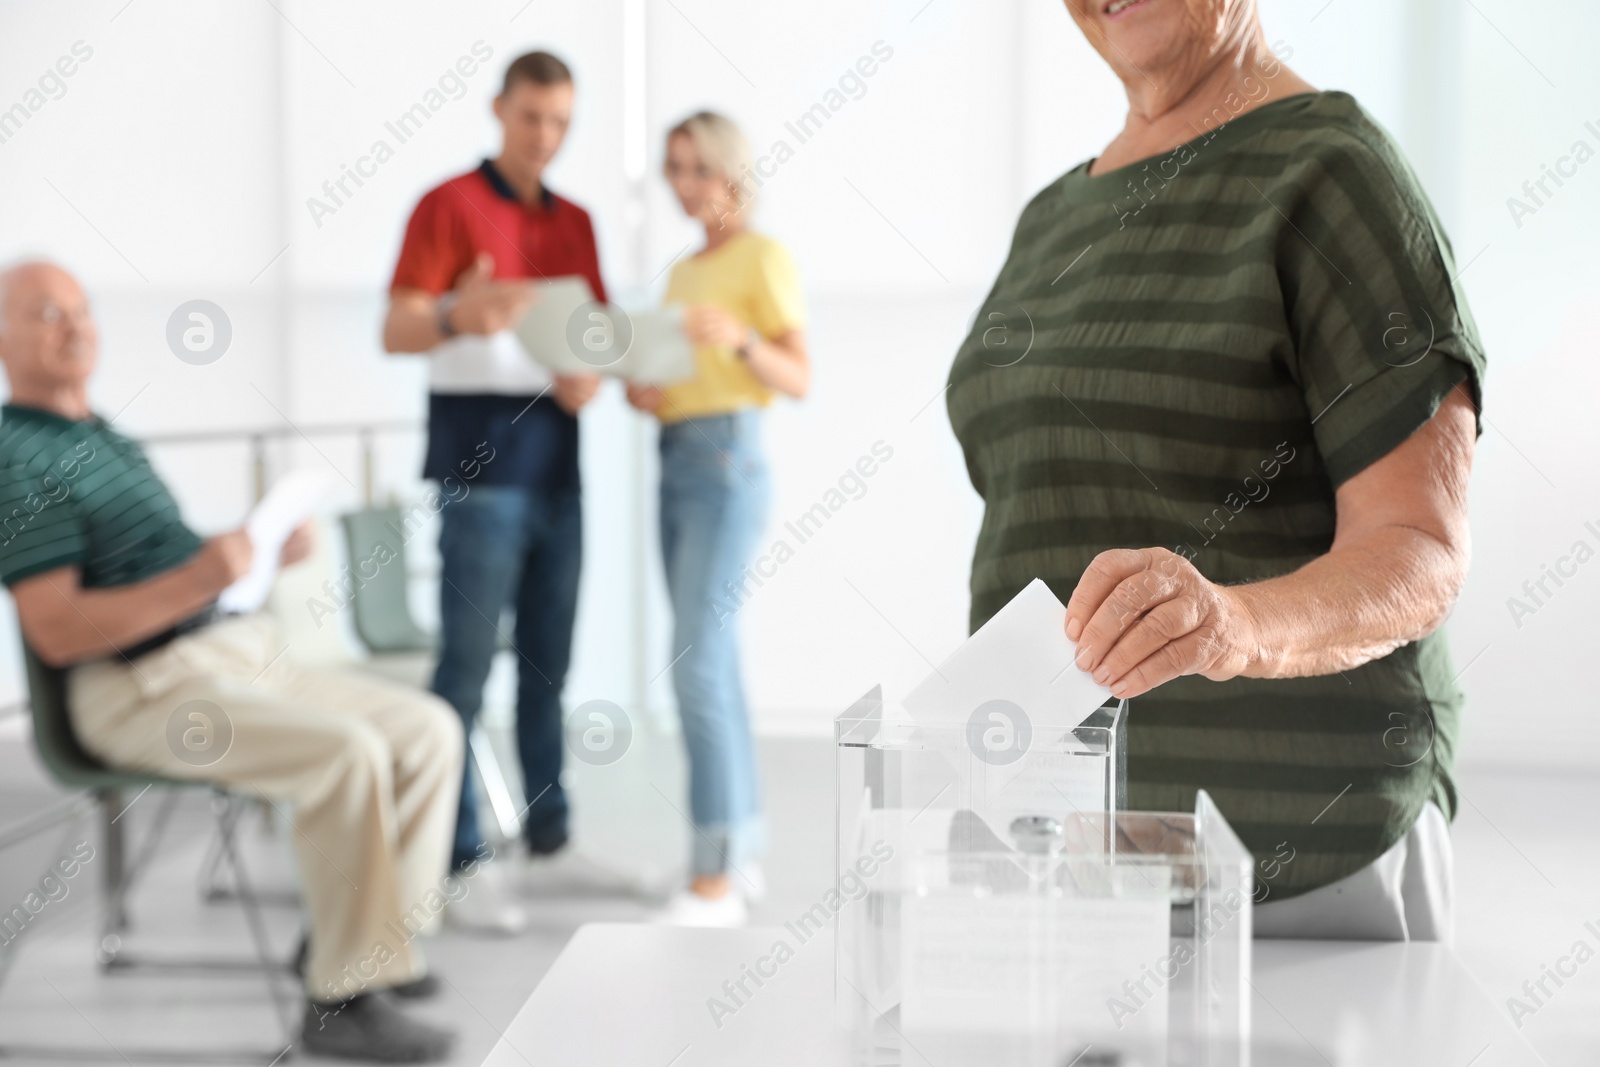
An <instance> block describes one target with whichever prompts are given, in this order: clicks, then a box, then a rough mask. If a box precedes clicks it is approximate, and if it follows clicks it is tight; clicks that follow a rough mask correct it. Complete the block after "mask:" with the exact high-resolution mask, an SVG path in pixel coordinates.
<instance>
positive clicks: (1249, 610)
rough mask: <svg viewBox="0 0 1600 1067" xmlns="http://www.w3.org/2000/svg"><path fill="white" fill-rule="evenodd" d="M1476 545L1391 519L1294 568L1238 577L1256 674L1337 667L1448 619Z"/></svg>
mask: <svg viewBox="0 0 1600 1067" xmlns="http://www.w3.org/2000/svg"><path fill="white" fill-rule="evenodd" d="M1467 559H1468V552H1467V549H1466V546H1465V545H1464V544H1463V545H1459V546H1452V545H1449V544H1446V543H1445V542H1443V541H1441V540H1440V539H1439V538H1437V537H1435V536H1433V535H1432V534H1429V533H1426V532H1424V531H1422V530H1418V529H1415V528H1412V527H1407V526H1384V527H1379V528H1377V529H1374V530H1372V531H1371V532H1369V533H1367V534H1365V535H1363V536H1362V537H1360V538H1358V539H1355V540H1352V541H1351V542H1350V543H1348V544H1345V545H1341V546H1337V547H1335V548H1334V549H1332V550H1331V551H1329V552H1328V553H1327V554H1326V555H1322V556H1319V557H1317V558H1316V559H1314V560H1312V561H1311V562H1310V563H1307V564H1306V565H1305V566H1303V567H1301V568H1300V569H1299V570H1296V571H1294V572H1292V573H1290V574H1286V575H1283V576H1282V577H1280V578H1270V579H1268V580H1266V581H1262V582H1254V583H1250V584H1246V585H1237V586H1228V587H1226V588H1227V591H1228V592H1229V593H1230V594H1231V595H1232V596H1233V597H1234V598H1235V599H1236V601H1237V603H1238V604H1239V606H1240V607H1241V609H1242V610H1243V613H1244V615H1245V617H1246V618H1247V619H1248V620H1249V625H1250V627H1251V630H1252V631H1253V634H1252V637H1251V638H1250V644H1251V648H1252V654H1251V655H1250V658H1249V661H1248V665H1247V666H1246V667H1245V668H1244V670H1242V671H1241V672H1240V674H1241V675H1243V676H1244V677H1247V678H1302V677H1307V676H1310V675H1318V674H1334V673H1336V672H1338V671H1343V670H1349V669H1350V668H1352V667H1359V666H1361V665H1362V664H1363V663H1368V662H1370V661H1372V660H1375V659H1379V658H1381V657H1383V656H1386V655H1388V654H1389V653H1390V652H1393V651H1394V650H1395V649H1397V648H1399V647H1400V646H1402V645H1405V644H1408V643H1410V642H1412V641H1416V640H1418V639H1420V638H1423V637H1426V636H1427V635H1428V634H1430V633H1432V632H1433V631H1434V630H1436V629H1438V628H1439V626H1440V624H1441V623H1443V622H1444V619H1445V617H1446V616H1447V615H1448V614H1449V613H1450V608H1451V606H1452V605H1453V604H1454V603H1455V599H1456V595H1457V594H1458V593H1459V592H1460V591H1461V586H1462V583H1463V582H1464V581H1465V580H1466V574H1467Z"/></svg>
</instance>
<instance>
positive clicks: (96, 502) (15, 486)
mask: <svg viewBox="0 0 1600 1067" xmlns="http://www.w3.org/2000/svg"><path fill="white" fill-rule="evenodd" d="M199 548H200V538H199V536H198V535H196V534H195V532H194V531H193V530H190V529H189V527H187V526H185V525H184V523H183V519H182V518H181V517H180V516H179V514H178V504H177V502H176V501H175V500H173V499H172V494H171V493H169V492H168V491H167V487H166V485H165V484H163V483H162V481H161V479H160V478H158V477H157V476H156V473H155V471H154V470H152V469H151V468H150V462H149V461H148V460H147V459H145V455H144V450H143V449H142V448H140V447H139V446H138V445H137V444H135V443H134V442H132V441H130V440H128V439H127V438H126V437H123V436H122V435H121V434H119V433H117V432H116V431H115V430H113V429H111V427H110V426H109V425H107V424H106V422H105V420H104V419H101V418H100V417H98V416H91V417H90V418H87V419H82V420H78V421H74V420H72V419H65V418H62V417H61V416H59V415H55V414H52V413H50V412H48V411H41V410H39V409H37V408H26V407H18V406H17V405H14V404H6V405H5V406H4V408H0V581H3V582H4V583H5V584H6V585H7V586H12V585H16V584H17V583H18V582H20V581H22V580H23V579H25V578H31V577H33V576H34V575H36V574H42V573H44V572H45V571H51V570H55V569H56V568H58V567H68V566H73V567H78V568H79V569H80V570H81V572H82V582H83V585H84V586H85V587H86V588H105V587H108V586H116V585H129V584H132V583H134V582H140V581H143V580H145V579H146V578H153V577H155V576H156V575H158V574H161V573H162V572H164V571H168V570H171V569H172V568H173V567H176V566H178V565H179V564H181V563H184V562H186V561H187V560H188V559H189V558H190V557H191V556H193V555H194V554H195V552H197V551H198V550H199Z"/></svg>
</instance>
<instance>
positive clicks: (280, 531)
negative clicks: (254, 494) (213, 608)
mask: <svg viewBox="0 0 1600 1067" xmlns="http://www.w3.org/2000/svg"><path fill="white" fill-rule="evenodd" d="M337 485H338V482H337V480H336V479H335V478H334V476H333V475H332V474H330V473H329V472H328V471H326V470H314V469H311V470H296V471H290V472H289V473H288V474H285V475H284V476H283V477H282V478H279V479H278V480H277V481H276V482H274V483H273V485H272V488H271V489H269V490H267V495H266V496H264V497H262V498H261V502H260V503H259V504H257V505H256V506H255V508H254V509H253V510H252V511H251V512H250V517H249V519H247V520H246V521H245V530H246V531H247V532H248V533H249V534H250V545H251V547H252V548H254V549H255V554H254V557H253V558H252V559H251V562H250V572H249V573H248V574H246V575H245V576H244V577H243V578H240V579H239V580H238V581H237V582H234V583H233V584H232V585H230V586H228V588H226V589H224V590H223V591H222V595H221V596H219V597H218V598H217V609H218V610H219V611H222V612H224V613H235V612H250V611H257V610H259V609H260V608H261V606H262V605H263V604H265V603H266V602H267V595H268V594H269V593H271V592H272V583H273V580H274V579H276V578H277V576H278V556H279V555H280V554H281V553H282V552H283V545H284V542H285V541H287V540H289V535H290V534H292V533H294V531H295V528H296V527H298V526H299V525H300V524H301V523H302V522H304V521H305V520H306V519H309V518H310V517H311V516H312V515H313V514H315V512H316V510H317V508H319V507H321V506H322V504H323V503H324V502H326V501H327V499H328V498H329V496H330V495H332V493H333V491H334V490H335V488H336V487H337Z"/></svg>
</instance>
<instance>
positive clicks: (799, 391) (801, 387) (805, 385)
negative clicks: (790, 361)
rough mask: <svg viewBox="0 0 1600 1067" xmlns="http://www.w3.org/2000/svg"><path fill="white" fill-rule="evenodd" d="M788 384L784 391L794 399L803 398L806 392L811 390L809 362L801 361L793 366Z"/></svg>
mask: <svg viewBox="0 0 1600 1067" xmlns="http://www.w3.org/2000/svg"><path fill="white" fill-rule="evenodd" d="M788 386H789V387H788V388H787V389H785V390H784V392H786V393H788V394H789V396H790V397H792V398H793V399H795V400H804V399H805V398H806V394H807V393H809V392H811V364H810V363H807V362H801V363H800V364H799V365H798V366H797V367H795V368H794V373H793V374H792V375H791V377H790V380H789V383H788Z"/></svg>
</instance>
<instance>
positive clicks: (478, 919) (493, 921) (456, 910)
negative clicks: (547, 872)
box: [445, 863, 528, 937]
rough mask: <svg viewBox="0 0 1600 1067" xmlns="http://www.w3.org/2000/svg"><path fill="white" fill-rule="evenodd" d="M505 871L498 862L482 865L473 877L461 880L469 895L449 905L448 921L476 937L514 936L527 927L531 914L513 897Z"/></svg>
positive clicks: (446, 912)
mask: <svg viewBox="0 0 1600 1067" xmlns="http://www.w3.org/2000/svg"><path fill="white" fill-rule="evenodd" d="M506 874H507V872H506V869H505V866H504V865H503V864H499V863H480V864H479V865H478V869H477V871H476V872H475V873H474V874H473V875H472V876H471V877H470V878H467V877H462V876H461V875H456V876H455V877H457V878H460V880H461V884H462V885H463V886H465V887H466V895H464V896H462V897H461V899H459V900H453V901H451V902H450V906H449V908H447V909H446V910H445V921H446V922H447V923H448V924H449V925H450V926H452V927H454V928H455V929H457V930H464V931H467V932H469V933H474V934H492V935H495V936H498V937H515V936H516V935H517V934H520V933H522V932H523V931H524V930H526V929H527V928H528V912H527V909H526V908H524V907H523V906H522V905H521V904H519V903H518V902H517V901H516V900H515V899H514V898H513V897H512V894H511V891H510V887H509V885H508V884H507V877H506Z"/></svg>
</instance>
